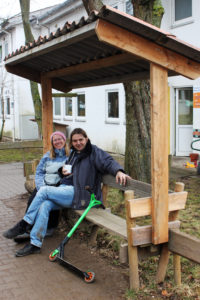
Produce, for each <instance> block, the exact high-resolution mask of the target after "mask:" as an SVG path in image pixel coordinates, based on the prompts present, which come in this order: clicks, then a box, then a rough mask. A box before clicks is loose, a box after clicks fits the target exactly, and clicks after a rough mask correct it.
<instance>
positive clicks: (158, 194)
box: [150, 63, 168, 244]
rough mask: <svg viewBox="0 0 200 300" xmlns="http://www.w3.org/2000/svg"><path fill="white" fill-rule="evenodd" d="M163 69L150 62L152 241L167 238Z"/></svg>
mask: <svg viewBox="0 0 200 300" xmlns="http://www.w3.org/2000/svg"><path fill="white" fill-rule="evenodd" d="M167 76H168V74H167V69H165V68H163V67H160V66H158V65H156V64H154V63H151V66H150V82H151V176H152V243H153V244H161V243H166V242H168V85H167Z"/></svg>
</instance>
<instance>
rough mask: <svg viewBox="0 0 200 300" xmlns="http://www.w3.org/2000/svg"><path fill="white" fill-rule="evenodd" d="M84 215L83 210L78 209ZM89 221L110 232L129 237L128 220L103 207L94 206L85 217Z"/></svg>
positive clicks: (125, 237)
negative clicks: (127, 230)
mask: <svg viewBox="0 0 200 300" xmlns="http://www.w3.org/2000/svg"><path fill="white" fill-rule="evenodd" d="M76 212H77V213H78V214H79V215H82V213H83V210H76ZM85 218H86V219H87V220H88V221H90V222H92V223H93V224H96V225H98V226H99V227H101V228H105V229H107V230H108V231H109V232H111V233H113V234H116V235H119V236H121V237H123V238H124V239H127V232H126V220H125V219H122V218H120V217H118V216H116V215H113V214H111V213H110V212H108V211H106V210H103V209H101V208H99V209H97V208H92V209H91V210H90V211H89V212H88V214H87V215H86V217H85Z"/></svg>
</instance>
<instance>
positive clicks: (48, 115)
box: [41, 76, 53, 153]
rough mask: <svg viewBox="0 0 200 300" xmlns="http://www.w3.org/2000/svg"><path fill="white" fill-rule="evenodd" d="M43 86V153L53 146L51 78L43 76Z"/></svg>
mask: <svg viewBox="0 0 200 300" xmlns="http://www.w3.org/2000/svg"><path fill="white" fill-rule="evenodd" d="M41 87H42V136H43V153H46V152H47V151H48V150H50V148H51V141H50V136H51V134H52V132H53V105H52V82H51V79H49V78H45V76H41Z"/></svg>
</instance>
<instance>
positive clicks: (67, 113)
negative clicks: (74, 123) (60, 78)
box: [65, 97, 72, 117]
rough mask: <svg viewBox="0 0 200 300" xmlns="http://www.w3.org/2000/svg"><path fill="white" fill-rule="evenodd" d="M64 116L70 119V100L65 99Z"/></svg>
mask: <svg viewBox="0 0 200 300" xmlns="http://www.w3.org/2000/svg"><path fill="white" fill-rule="evenodd" d="M65 116H70V117H72V99H71V98H68V97H67V98H65Z"/></svg>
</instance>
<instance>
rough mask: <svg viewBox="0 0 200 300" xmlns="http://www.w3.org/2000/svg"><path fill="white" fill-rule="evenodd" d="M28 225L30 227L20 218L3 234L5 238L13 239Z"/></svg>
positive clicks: (24, 230)
mask: <svg viewBox="0 0 200 300" xmlns="http://www.w3.org/2000/svg"><path fill="white" fill-rule="evenodd" d="M29 227H30V225H29V224H28V223H27V222H25V221H24V220H21V221H20V222H18V223H17V224H16V225H15V226H14V227H12V228H10V229H8V230H7V231H5V232H4V233H3V236H4V237H5V238H7V239H13V238H15V237H16V236H18V235H21V234H23V233H25V232H26V231H27V229H28V228H29Z"/></svg>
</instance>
